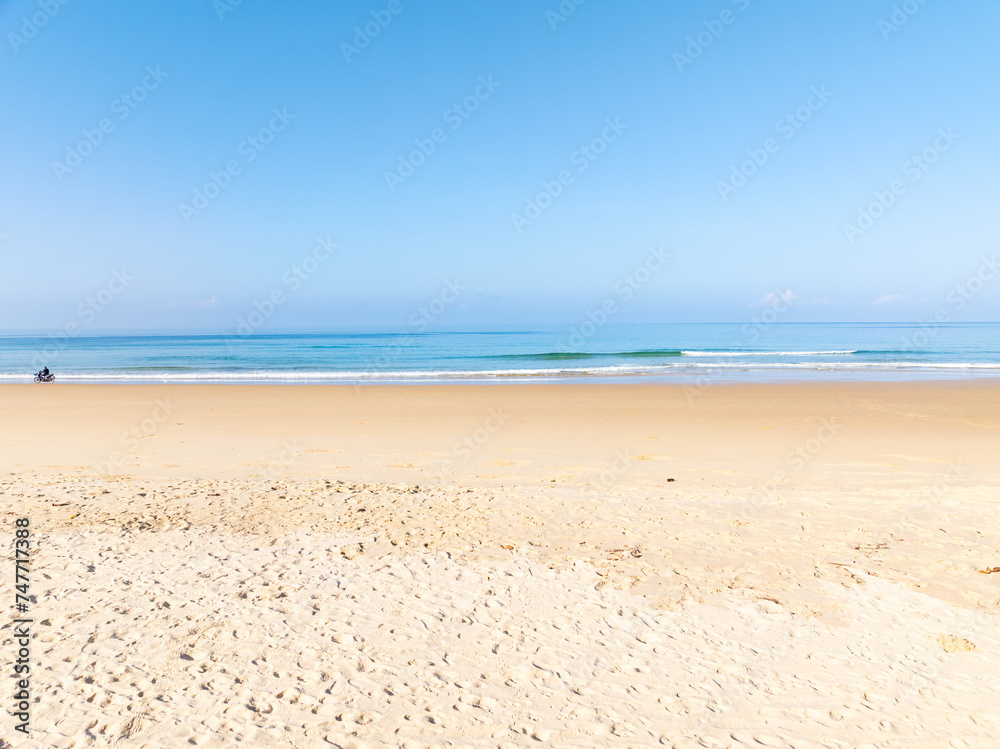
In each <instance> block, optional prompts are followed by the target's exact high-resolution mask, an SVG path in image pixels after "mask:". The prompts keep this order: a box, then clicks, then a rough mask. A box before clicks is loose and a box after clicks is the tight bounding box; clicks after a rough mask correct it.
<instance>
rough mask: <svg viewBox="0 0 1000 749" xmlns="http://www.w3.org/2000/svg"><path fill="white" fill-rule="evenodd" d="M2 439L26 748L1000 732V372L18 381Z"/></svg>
mask: <svg viewBox="0 0 1000 749" xmlns="http://www.w3.org/2000/svg"><path fill="white" fill-rule="evenodd" d="M0 450H2V455H3V465H2V472H0V514H2V526H0V527H3V528H6V529H8V531H5V533H8V534H9V537H13V522H12V520H13V518H15V517H29V518H30V519H31V523H32V528H33V531H34V534H35V536H34V540H35V542H36V543H37V549H38V550H37V553H36V554H35V555H34V562H33V565H32V593H33V594H34V595H35V596H36V597H37V602H36V603H35V604H34V605H33V611H32V614H33V616H34V617H35V619H36V620H37V622H38V623H37V624H36V625H35V631H36V640H35V642H34V644H33V647H32V659H33V662H34V663H35V668H36V672H35V680H34V689H35V690H36V695H37V702H36V703H35V704H34V705H33V709H32V725H33V727H34V729H35V730H34V732H33V734H32V737H33V738H32V741H29V742H24V741H22V740H19V738H18V737H16V736H15V734H14V732H13V730H12V729H13V720H12V718H11V717H10V716H4V717H3V718H2V720H3V722H2V723H0V735H2V736H3V737H4V738H5V739H6V741H7V742H8V743H9V745H10V746H25V747H34V746H37V747H85V746H88V747H89V746H116V747H143V746H147V747H179V746H190V745H199V746H207V747H230V746H274V747H311V746H315V747H323V746H341V747H349V746H355V747H380V746H389V747H411V746H413V747H430V746H455V747H505V746H543V745H548V746H560V747H604V746H607V747H652V746H662V745H666V746H677V747H687V746H692V747H695V746H700V747H761V746H774V747H794V748H795V749H800V748H801V747H809V746H827V747H843V748H845V749H846V748H848V747H850V748H852V749H853V747H862V746H872V747H920V748H921V749H923V748H924V747H928V748H929V747H996V746H998V745H1000V740H998V739H997V738H996V737H998V736H1000V678H998V677H997V674H998V673H1000V573H996V574H983V573H981V572H980V571H979V570H985V569H991V568H993V567H996V566H1000V525H998V522H997V521H998V519H1000V505H998V501H997V487H998V485H1000V384H995V383H989V382H979V383H974V384H973V383H969V384H961V383H926V384H839V385H771V386H722V385H716V386H714V387H712V388H709V389H707V390H706V391H704V392H701V391H697V390H690V389H689V390H687V391H685V390H684V389H683V388H680V387H668V386H589V385H566V386H556V385H550V386H523V387H522V386H479V387H438V386H426V387H370V388H361V389H355V388H351V387H275V386H271V387H254V386H230V387H223V386H192V387H186V386H169V387H167V386H164V387H159V386H137V387H120V386H34V387H30V386H0ZM669 479H674V480H673V481H670V480H669ZM12 584H13V574H12V573H11V574H10V575H9V582H8V581H4V582H3V587H2V589H3V590H4V591H5V593H4V595H11V596H12V590H11V588H10V586H12ZM11 635H12V630H11V627H10V625H9V624H7V623H5V624H4V625H3V627H2V629H0V648H2V652H0V659H2V662H3V664H4V665H3V668H4V674H5V676H6V675H7V674H8V673H9V672H10V670H11V667H10V654H11V653H12V652H13V650H12V636H11ZM6 702H7V700H6V698H5V705H6ZM0 746H3V744H2V743H0Z"/></svg>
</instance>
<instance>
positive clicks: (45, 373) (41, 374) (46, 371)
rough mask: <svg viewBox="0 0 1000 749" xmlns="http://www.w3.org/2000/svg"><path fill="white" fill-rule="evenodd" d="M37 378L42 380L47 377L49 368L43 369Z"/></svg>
mask: <svg viewBox="0 0 1000 749" xmlns="http://www.w3.org/2000/svg"><path fill="white" fill-rule="evenodd" d="M38 376H39V377H41V378H42V379H43V380H44V379H45V378H46V377H48V376H49V368H48V367H45V368H44V369H42V371H41V372H39V373H38Z"/></svg>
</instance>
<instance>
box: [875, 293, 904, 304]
mask: <svg viewBox="0 0 1000 749" xmlns="http://www.w3.org/2000/svg"><path fill="white" fill-rule="evenodd" d="M904 299H906V297H905V296H903V295H902V294H883V295H882V296H880V297H879V298H878V299H876V300H875V301H873V302H872V304H879V305H882V304H895V303H896V302H902V301H903V300H904Z"/></svg>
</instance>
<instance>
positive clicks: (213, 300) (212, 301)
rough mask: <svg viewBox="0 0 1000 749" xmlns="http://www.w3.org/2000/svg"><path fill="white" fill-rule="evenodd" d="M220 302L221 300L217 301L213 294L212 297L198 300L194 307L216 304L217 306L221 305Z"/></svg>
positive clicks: (214, 305)
mask: <svg viewBox="0 0 1000 749" xmlns="http://www.w3.org/2000/svg"><path fill="white" fill-rule="evenodd" d="M221 304H222V302H220V301H219V300H218V299H216V298H215V297H214V296H213V297H212V298H211V299H202V300H201V301H200V302H198V304H196V305H195V306H196V307H200V308H201V307H218V306H219V305H221Z"/></svg>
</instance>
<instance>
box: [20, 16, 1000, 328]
mask: <svg viewBox="0 0 1000 749" xmlns="http://www.w3.org/2000/svg"><path fill="white" fill-rule="evenodd" d="M560 9H561V10H560ZM566 10H572V12H570V13H566V12H565V11H566ZM907 11H911V12H910V13H907ZM894 14H895V15H894ZM386 19H388V22H387V23H386ZM903 19H905V23H900V21H901V20H903ZM366 24H367V25H368V28H369V30H377V31H378V33H377V35H373V36H372V37H371V38H370V39H368V41H367V43H365V38H364V37H359V36H358V32H357V31H356V29H361V31H362V33H363V32H364V27H365V26H366ZM0 32H2V38H0V70H2V74H0V101H3V107H0V132H2V133H3V134H4V137H3V138H2V139H0V175H2V179H0V289H2V295H0V328H4V329H24V328H62V327H63V326H64V325H65V324H66V323H67V322H68V321H77V322H80V323H81V324H83V325H84V326H85V327H86V328H89V329H94V330H98V329H103V328H143V329H146V328H170V329H213V330H228V329H231V328H233V326H234V325H235V324H236V321H237V319H238V318H239V317H241V316H245V315H246V314H247V312H248V311H249V310H252V309H254V303H255V302H260V301H261V300H264V299H266V298H267V297H268V296H269V295H271V294H272V293H273V292H275V291H279V292H280V293H281V294H283V295H285V296H283V297H282V304H281V305H280V306H279V307H278V308H276V310H275V313H274V314H273V316H271V317H269V318H268V320H267V327H268V329H274V330H279V329H288V328H321V329H337V328H342V327H346V326H354V325H361V324H374V325H381V326H388V327H393V326H396V327H398V326H403V325H405V324H406V321H407V320H408V319H409V318H410V316H411V315H412V314H413V312H414V310H416V309H418V308H419V306H420V305H421V304H426V303H427V302H428V300H432V299H434V298H436V297H437V296H438V295H439V294H440V293H441V291H442V289H443V288H444V285H445V283H446V282H448V281H451V282H452V283H455V282H457V283H459V284H461V285H462V286H464V287H466V291H465V292H464V293H463V294H462V296H461V300H460V303H459V304H454V305H452V306H451V307H450V308H449V309H448V312H447V319H446V320H443V322H445V323H447V324H453V325H462V324H468V325H483V324H488V323H531V322H538V323H549V322H573V321H576V320H578V319H579V318H580V315H581V314H582V312H583V311H584V310H587V309H590V308H592V307H594V305H595V304H598V303H600V301H601V300H602V299H603V298H607V297H609V296H614V295H615V291H614V289H615V286H616V283H618V282H619V281H620V280H621V279H622V278H624V277H625V276H627V275H628V274H629V273H630V272H632V271H633V270H634V269H635V268H637V267H639V266H640V265H641V264H642V263H643V262H644V261H645V260H646V258H647V257H648V256H649V252H650V248H651V247H662V248H664V249H665V250H666V251H667V252H669V253H670V256H671V257H670V261H669V262H668V263H667V264H665V265H664V267H662V268H659V269H658V270H657V271H656V272H655V274H653V275H652V277H651V278H650V279H649V280H648V281H647V282H645V283H644V284H643V285H642V287H641V288H640V289H638V290H637V293H635V294H634V296H633V297H632V298H631V299H630V300H629V303H628V305H626V306H625V307H624V308H623V309H622V311H621V313H620V315H619V316H618V318H617V321H620V322H626V321H648V322H671V321H678V322H695V321H732V322H742V321H745V320H747V319H749V318H750V317H751V316H753V315H756V314H760V310H761V303H762V300H764V299H765V298H769V299H773V298H774V297H775V296H776V295H780V294H788V292H789V291H791V292H792V294H793V295H794V299H795V303H794V304H793V305H792V308H791V309H790V310H789V311H788V312H787V314H786V315H785V317H784V318H783V319H785V320H788V321H807V320H809V321H811V320H874V321H877V320H923V319H927V318H929V317H930V316H932V315H933V313H934V311H935V309H938V308H940V307H941V306H942V305H943V304H945V303H946V302H945V300H946V299H947V297H948V294H949V293H950V292H951V291H952V290H953V288H954V287H955V286H956V284H961V283H963V282H964V281H965V280H966V279H967V278H968V277H970V276H971V275H973V274H975V273H976V272H977V271H978V270H979V269H980V267H981V266H982V263H983V261H982V258H983V257H984V256H985V257H987V258H990V257H992V256H993V255H994V253H997V252H998V251H1000V247H998V243H997V236H998V232H997V229H998V215H1000V211H997V198H998V187H997V178H996V175H997V174H998V173H1000V136H998V130H997V122H1000V107H998V103H1000V87H998V86H997V80H998V72H1000V70H998V68H1000V64H998V63H1000V55H998V52H997V46H996V39H997V38H998V36H1000V7H998V6H997V4H996V3H994V2H989V1H988V0H970V1H969V2H963V3H945V2H943V0H926V1H925V2H924V3H920V1H919V0H909V1H908V2H907V3H895V4H894V3H892V2H882V1H881V0H864V1H862V0H846V1H845V2H839V3H836V4H834V3H824V2H818V1H815V0H802V1H799V2H794V3H793V2H785V3H764V2H763V1H762V0H749V1H748V0H738V1H734V0H719V1H716V0H712V1H711V2H676V3H665V2H662V0H661V1H659V2H652V1H645V0H633V2H629V3H611V2H609V1H608V0H584V1H583V2H581V3H580V4H579V5H578V6H577V5H575V4H574V3H573V2H572V0H566V2H564V3H562V5H560V3H559V2H558V0H547V1H543V0H522V1H521V2H518V3H506V2H500V1H499V0H466V1H464V2H461V3H458V2H441V1H438V2H433V1H431V0H422V1H421V2H417V1H416V0H394V2H391V3H390V2H382V0H376V1H375V2H349V3H329V2H301V3H289V4H286V5H282V4H278V3H274V2H263V0H243V1H242V2H241V3H239V4H235V3H233V1H232V0H219V1H218V2H215V3H213V2H211V0H190V1H188V2H180V3H172V4H155V5H154V4H144V3H142V4H141V3H102V4H93V3H84V2H80V1H79V0H69V2H65V3H60V2H58V0H42V2H39V1H38V0H31V1H29V0H24V1H21V0H18V1H17V2H0ZM345 45H348V46H345ZM362 45H363V46H362ZM817 92H818V93H817ZM123 97H124V98H123ZM455 105H458V106H459V110H456V109H454V107H455ZM275 112H277V113H279V114H275ZM788 115H791V117H792V120H793V121H790V120H789V119H787V116H788ZM609 122H610V123H613V125H614V126H613V127H612V126H609V125H608V123H609ZM102 124H103V126H104V132H101V127H102ZM262 131H263V132H262ZM88 133H89V135H90V140H92V141H97V140H99V142H98V143H97V144H96V145H94V146H92V147H89V148H88V145H89V144H88V143H87V134H88ZM942 133H943V135H942ZM250 138H257V140H255V141H251V140H250ZM421 143H422V144H423V148H424V150H425V151H431V149H432V148H433V151H432V152H430V153H429V155H424V154H421V153H419V150H418V149H419V147H420V144H421ZM81 144H82V145H81ZM581 149H586V150H581ZM411 154H412V157H411ZM754 157H756V159H757V161H758V162H759V164H757V163H753V159H754ZM914 157H916V158H917V159H918V161H914V160H913V159H914ZM401 159H404V161H407V162H409V164H408V165H407V164H404V166H403V167H402V170H401V169H400V163H401ZM748 160H749V161H748ZM227 165H228V166H229V167H230V169H231V173H227V171H226V170H227ZM741 168H742V169H743V172H744V173H743V174H742V177H743V178H745V181H743V180H741V175H740V169H741ZM734 169H735V170H736V176H735V178H734V176H733V175H734ZM411 170H412V171H411ZM213 173H214V174H215V177H214V179H215V182H216V183H225V184H224V187H223V188H222V189H219V190H218V191H217V194H216V190H215V188H214V187H208V188H207V191H208V193H211V196H210V199H206V200H205V201H204V202H201V203H199V202H198V199H197V198H196V192H195V191H196V190H201V191H202V194H204V193H205V190H206V185H210V184H211V182H212V180H213V177H212V174H213ZM746 173H750V176H746ZM387 174H390V175H392V174H394V175H395V177H391V176H390V177H387ZM561 177H562V182H560V178H561ZM893 183H896V188H897V190H896V192H895V193H894V192H893ZM727 184H728V188H733V189H728V188H727V187H725V186H723V185H727ZM545 185H548V190H549V192H550V193H557V196H556V197H554V198H551V199H549V198H548V196H546V195H544V192H545V189H546V188H545ZM721 193H725V194H724V195H723V194H721ZM540 194H542V195H543V197H541V198H540V202H541V203H542V204H544V206H543V207H542V208H541V209H540V210H539V211H537V212H534V211H533V209H528V208H527V206H528V201H529V200H531V201H534V202H535V204H536V205H538V200H536V198H537V196H539V195H540ZM878 195H881V196H882V202H883V203H886V204H889V205H888V207H880V206H879V205H877V201H878V197H877V196H878ZM182 204H183V205H184V206H187V208H183V207H182ZM199 204H200V205H201V206H202V207H201V208H200V209H197V210H196V212H195V211H192V210H191V209H192V208H193V207H195V206H197V205H199ZM873 204H876V205H874V207H873ZM869 208H871V211H870V213H876V214H879V215H878V216H876V217H874V218H872V220H871V223H870V226H869V225H867V222H866V221H865V220H864V219H862V220H861V222H862V224H865V226H864V227H860V226H859V224H858V221H859V211H860V210H862V209H864V210H865V211H869ZM526 210H527V211H528V213H526ZM515 214H516V215H515ZM529 215H533V216H534V218H533V219H530V220H529V221H527V222H526V221H525V220H523V219H526V218H528V217H529ZM518 216H520V218H518ZM849 224H853V225H854V226H855V227H856V228H863V231H862V232H857V231H852V230H850V229H847V228H845V225H849ZM317 237H324V238H327V237H329V238H330V239H332V241H333V242H335V243H337V244H338V245H339V247H338V249H337V250H336V251H335V252H334V253H332V254H330V255H329V256H327V255H326V254H325V253H324V254H323V257H324V259H323V260H322V262H312V261H310V263H311V265H312V266H313V270H312V272H310V273H302V272H300V273H299V275H298V280H299V281H300V283H298V284H296V285H294V288H293V285H292V284H291V283H289V282H288V280H287V279H288V278H289V276H288V274H289V272H291V270H292V269H293V268H294V267H296V266H297V265H298V266H299V267H301V263H302V262H303V261H304V259H306V258H307V257H310V256H312V255H313V253H314V252H315V250H316V247H317ZM324 241H327V240H324ZM116 271H117V272H118V273H119V276H121V274H122V273H124V278H125V279H126V281H125V282H122V281H121V280H118V281H115V280H114V276H113V273H114V272H116ZM293 275H294V273H293ZM109 289H110V291H109ZM769 294H770V295H771V296H770V297H768V295H769ZM96 295H101V296H100V298H101V299H104V300H105V301H107V302H108V303H107V304H102V303H97V304H96V305H95V304H91V306H90V307H89V308H88V309H94V310H96V313H95V314H94V315H92V316H91V315H90V314H89V313H88V314H87V315H86V319H84V318H83V316H82V315H81V312H80V305H81V304H83V305H86V304H87V301H86V300H88V299H94V298H97V296H96ZM91 317H92V318H93V319H89V318H91ZM956 319H962V320H970V321H972V320H997V319H1000V280H998V281H997V283H996V284H995V285H992V284H991V283H986V284H984V285H983V288H982V290H981V291H980V292H979V293H978V294H977V295H976V296H975V298H973V299H971V300H970V301H969V303H968V304H967V305H965V307H964V309H963V310H962V312H961V315H956Z"/></svg>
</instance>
